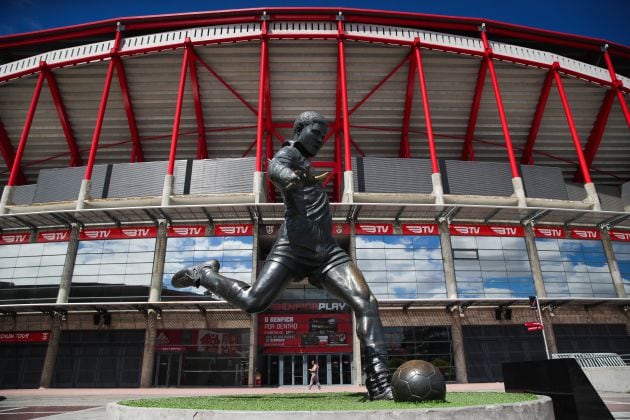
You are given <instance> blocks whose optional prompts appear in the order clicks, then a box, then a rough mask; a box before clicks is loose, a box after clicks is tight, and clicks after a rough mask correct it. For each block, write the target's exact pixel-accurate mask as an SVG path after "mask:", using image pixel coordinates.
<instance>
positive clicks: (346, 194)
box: [341, 171, 354, 204]
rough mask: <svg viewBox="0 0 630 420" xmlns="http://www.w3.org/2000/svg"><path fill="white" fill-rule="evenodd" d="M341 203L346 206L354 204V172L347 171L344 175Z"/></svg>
mask: <svg viewBox="0 0 630 420" xmlns="http://www.w3.org/2000/svg"><path fill="white" fill-rule="evenodd" d="M341 202H342V203H345V204H351V203H353V202H354V179H353V176H352V171H345V172H344V173H343V195H342V197H341Z"/></svg>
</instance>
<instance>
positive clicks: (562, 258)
mask: <svg viewBox="0 0 630 420" xmlns="http://www.w3.org/2000/svg"><path fill="white" fill-rule="evenodd" d="M536 248H537V249H538V257H539V258H540V267H541V269H542V274H543V281H544V283H545V292H546V294H547V297H568V296H570V297H598V298H607V297H616V296H617V294H616V292H615V287H614V285H613V281H612V277H611V275H610V268H609V267H608V262H607V260H606V254H604V248H603V246H602V243H601V242H600V241H597V240H579V239H549V238H537V239H536Z"/></svg>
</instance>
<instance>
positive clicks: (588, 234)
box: [569, 228, 601, 239]
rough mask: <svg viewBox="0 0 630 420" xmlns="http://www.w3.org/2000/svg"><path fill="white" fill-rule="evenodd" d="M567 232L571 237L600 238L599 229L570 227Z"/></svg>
mask: <svg viewBox="0 0 630 420" xmlns="http://www.w3.org/2000/svg"><path fill="white" fill-rule="evenodd" d="M569 234H570V236H571V238H573V239H601V233H600V232H599V229H592V228H591V229H589V228H579V229H578V228H571V230H570V233H569Z"/></svg>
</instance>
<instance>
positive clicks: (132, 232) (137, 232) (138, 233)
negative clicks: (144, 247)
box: [122, 228, 151, 238]
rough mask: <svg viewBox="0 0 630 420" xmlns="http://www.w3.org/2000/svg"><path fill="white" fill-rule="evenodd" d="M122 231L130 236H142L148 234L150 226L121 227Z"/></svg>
mask: <svg viewBox="0 0 630 420" xmlns="http://www.w3.org/2000/svg"><path fill="white" fill-rule="evenodd" d="M122 233H123V235H125V236H128V237H130V238H144V237H147V236H149V234H150V233H151V228H136V229H122Z"/></svg>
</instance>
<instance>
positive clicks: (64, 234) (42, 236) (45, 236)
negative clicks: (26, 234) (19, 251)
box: [37, 230, 70, 242]
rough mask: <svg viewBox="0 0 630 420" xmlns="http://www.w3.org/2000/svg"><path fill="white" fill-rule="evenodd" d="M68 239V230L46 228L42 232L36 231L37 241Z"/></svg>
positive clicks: (62, 240) (61, 240)
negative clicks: (46, 229)
mask: <svg viewBox="0 0 630 420" xmlns="http://www.w3.org/2000/svg"><path fill="white" fill-rule="evenodd" d="M69 240H70V231H69V230H48V231H44V232H37V242H64V241H69Z"/></svg>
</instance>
